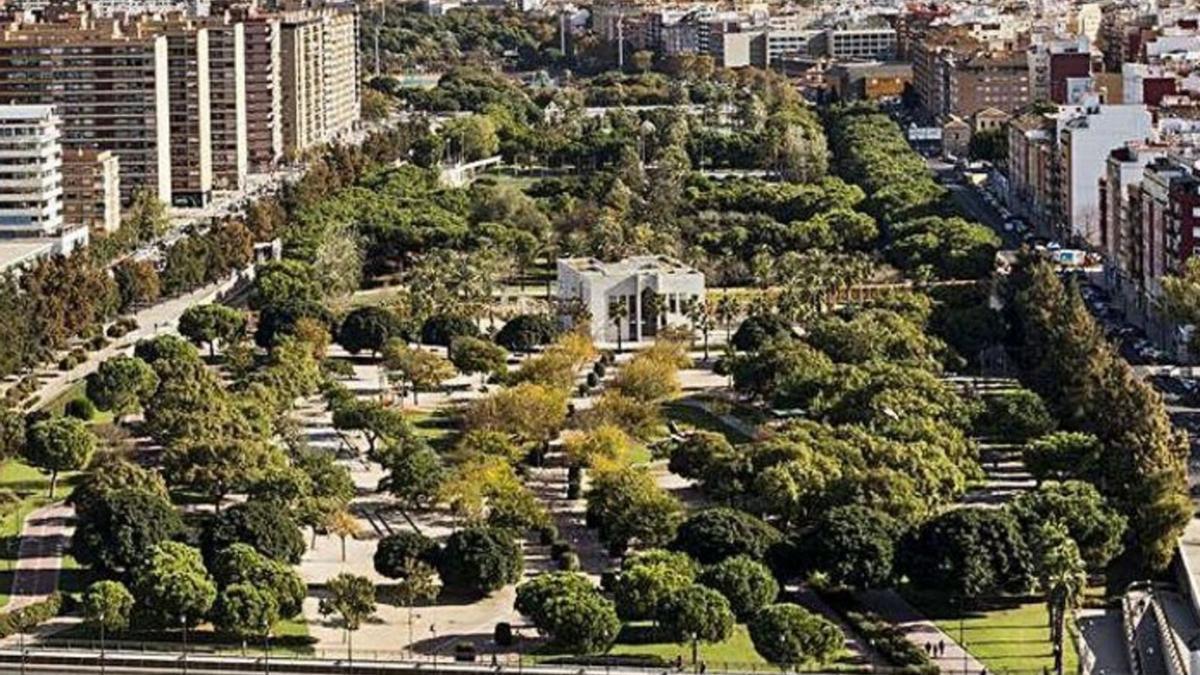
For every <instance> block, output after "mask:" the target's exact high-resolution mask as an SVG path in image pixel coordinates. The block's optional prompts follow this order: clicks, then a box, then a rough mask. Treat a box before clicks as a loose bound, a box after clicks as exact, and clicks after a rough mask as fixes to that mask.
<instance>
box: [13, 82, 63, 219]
mask: <svg viewBox="0 0 1200 675" xmlns="http://www.w3.org/2000/svg"><path fill="white" fill-rule="evenodd" d="M59 123H60V119H59V117H58V115H56V114H55V113H54V108H53V107H52V106H48V105H4V106H0V237H4V238H13V237H44V236H50V235H55V234H58V233H59V232H60V231H61V230H62V229H63V185H62V145H61V144H60V143H59V136H60V133H61V131H60V128H59Z"/></svg>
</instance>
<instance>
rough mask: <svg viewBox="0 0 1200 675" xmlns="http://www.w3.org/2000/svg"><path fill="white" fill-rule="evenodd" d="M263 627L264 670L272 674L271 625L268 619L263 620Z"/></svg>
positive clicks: (267, 673)
mask: <svg viewBox="0 0 1200 675" xmlns="http://www.w3.org/2000/svg"><path fill="white" fill-rule="evenodd" d="M262 629H263V672H265V673H266V675H271V625H270V624H268V623H267V620H266V619H263V622H262Z"/></svg>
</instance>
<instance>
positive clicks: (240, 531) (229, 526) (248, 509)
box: [203, 500, 305, 565]
mask: <svg viewBox="0 0 1200 675" xmlns="http://www.w3.org/2000/svg"><path fill="white" fill-rule="evenodd" d="M203 542H204V551H205V553H206V555H207V557H208V558H209V559H210V560H211V559H212V558H213V557H215V556H216V554H217V553H218V552H219V551H221V550H223V549H225V548H227V547H229V546H231V545H233V544H249V545H250V546H252V547H254V549H255V550H256V551H258V552H259V553H261V554H263V555H264V556H266V557H268V558H271V559H273V560H279V561H282V562H287V563H290V564H293V565H295V564H298V563H299V562H300V557H301V556H302V555H304V549H305V546H304V535H302V534H301V533H300V528H299V526H297V525H296V521H295V520H293V519H292V516H291V515H290V514H289V513H287V512H286V511H283V510H281V509H279V508H278V506H276V505H275V504H272V503H270V502H264V501H260V500H250V501H248V502H242V503H241V504H236V505H234V506H231V507H230V508H228V509H225V510H224V511H222V512H221V513H218V514H216V515H214V516H213V517H212V518H211V519H210V520H209V521H208V523H207V526H206V527H205V529H204V533H203Z"/></svg>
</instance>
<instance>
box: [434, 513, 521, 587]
mask: <svg viewBox="0 0 1200 675" xmlns="http://www.w3.org/2000/svg"><path fill="white" fill-rule="evenodd" d="M524 564H525V559H524V556H523V555H522V554H521V547H520V545H519V544H518V543H517V542H516V541H514V540H513V538H512V537H511V536H510V535H509V534H508V533H507V532H505V531H503V530H499V529H493V528H483V527H473V528H467V529H463V530H458V531H456V532H455V533H454V534H451V535H450V536H449V537H448V538H447V539H446V544H445V548H444V549H443V551H442V553H441V555H439V556H438V572H439V573H440V574H441V576H442V581H443V582H444V583H445V584H446V586H447V587H448V588H455V589H459V590H462V591H467V592H470V593H476V594H479V595H487V594H489V593H491V592H492V591H496V590H499V589H500V588H502V587H503V586H505V585H507V584H511V583H515V582H516V581H517V580H518V579H520V578H521V571H522V569H523V568H524Z"/></svg>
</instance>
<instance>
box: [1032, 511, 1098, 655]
mask: <svg viewBox="0 0 1200 675" xmlns="http://www.w3.org/2000/svg"><path fill="white" fill-rule="evenodd" d="M1038 540H1039V541H1040V544H1041V546H1040V548H1041V550H1042V555H1041V560H1040V564H1039V569H1038V581H1039V582H1040V584H1041V587H1042V592H1044V593H1045V594H1046V609H1047V612H1048V614H1049V615H1050V642H1051V643H1052V644H1053V645H1054V672H1055V673H1056V674H1057V675H1063V642H1064V631H1065V629H1066V623H1067V612H1068V611H1069V610H1071V609H1073V608H1075V607H1077V606H1079V601H1080V600H1081V599H1082V597H1083V589H1084V588H1085V587H1086V586H1087V566H1086V565H1085V564H1084V562H1083V556H1081V555H1080V554H1079V545H1078V544H1076V543H1075V540H1074V539H1071V536H1070V534H1069V533H1068V532H1067V528H1066V526H1064V525H1063V524H1062V523H1059V522H1050V523H1045V524H1043V525H1042V526H1041V528H1040V529H1039V531H1038Z"/></svg>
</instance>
